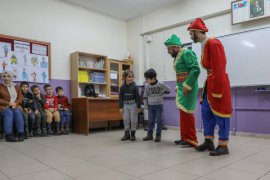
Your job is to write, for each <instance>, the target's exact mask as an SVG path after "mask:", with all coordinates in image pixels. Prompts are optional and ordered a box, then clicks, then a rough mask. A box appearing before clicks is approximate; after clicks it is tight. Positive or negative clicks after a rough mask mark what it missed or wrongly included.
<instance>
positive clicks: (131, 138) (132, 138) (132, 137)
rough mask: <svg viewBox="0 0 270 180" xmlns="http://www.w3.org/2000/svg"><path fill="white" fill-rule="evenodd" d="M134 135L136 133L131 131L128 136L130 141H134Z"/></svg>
mask: <svg viewBox="0 0 270 180" xmlns="http://www.w3.org/2000/svg"><path fill="white" fill-rule="evenodd" d="M135 133H136V131H131V136H130V140H131V141H135V140H136V136H135Z"/></svg>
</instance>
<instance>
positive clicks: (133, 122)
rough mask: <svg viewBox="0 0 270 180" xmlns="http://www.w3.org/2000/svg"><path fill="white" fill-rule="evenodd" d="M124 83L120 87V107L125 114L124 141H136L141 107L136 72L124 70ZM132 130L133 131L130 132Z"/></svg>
mask: <svg viewBox="0 0 270 180" xmlns="http://www.w3.org/2000/svg"><path fill="white" fill-rule="evenodd" d="M123 77H124V79H123V80H124V83H123V85H122V86H121V88H120V94H119V107H120V113H121V114H123V119H124V128H125V135H124V136H123V137H122V139H121V140H122V141H126V140H129V139H130V140H131V141H135V140H136V136H135V132H136V127H137V121H138V113H139V112H140V108H141V101H140V96H139V89H138V87H137V85H136V83H135V82H134V81H133V80H134V73H133V71H131V70H127V71H125V72H124V75H123ZM130 131H131V132H130Z"/></svg>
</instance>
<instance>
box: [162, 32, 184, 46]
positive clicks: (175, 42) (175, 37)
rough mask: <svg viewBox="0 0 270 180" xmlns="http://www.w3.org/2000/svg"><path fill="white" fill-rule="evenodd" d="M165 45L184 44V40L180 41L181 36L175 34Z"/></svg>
mask: <svg viewBox="0 0 270 180" xmlns="http://www.w3.org/2000/svg"><path fill="white" fill-rule="evenodd" d="M164 44H165V46H182V45H183V44H182V42H181V41H180V39H179V37H177V36H176V35H175V34H173V35H172V36H171V37H170V38H169V39H167V41H166V42H165V43H164Z"/></svg>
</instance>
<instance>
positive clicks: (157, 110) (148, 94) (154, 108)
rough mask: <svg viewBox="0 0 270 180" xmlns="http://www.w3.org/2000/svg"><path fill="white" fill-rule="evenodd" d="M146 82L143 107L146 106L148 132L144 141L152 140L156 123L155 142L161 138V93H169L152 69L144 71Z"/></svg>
mask: <svg viewBox="0 0 270 180" xmlns="http://www.w3.org/2000/svg"><path fill="white" fill-rule="evenodd" d="M144 77H145V79H146V82H147V83H148V84H146V85H145V90H144V98H145V99H146V103H145V107H148V108H146V109H148V119H149V122H148V133H147V136H146V137H145V138H143V140H144V141H149V140H153V129H154V127H155V122H156V123H157V129H156V138H155V142H160V140H161V130H162V124H163V123H162V112H163V95H164V94H169V93H170V89H169V87H168V86H167V85H165V84H164V83H162V82H159V81H158V80H157V73H156V71H155V70H154V69H149V70H147V71H146V72H145V73H144Z"/></svg>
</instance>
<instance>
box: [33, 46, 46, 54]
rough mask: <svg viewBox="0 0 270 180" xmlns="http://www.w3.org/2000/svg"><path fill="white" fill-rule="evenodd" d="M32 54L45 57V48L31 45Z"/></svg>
mask: <svg viewBox="0 0 270 180" xmlns="http://www.w3.org/2000/svg"><path fill="white" fill-rule="evenodd" d="M32 53H33V54H38V55H42V56H47V46H42V45H39V44H32Z"/></svg>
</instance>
